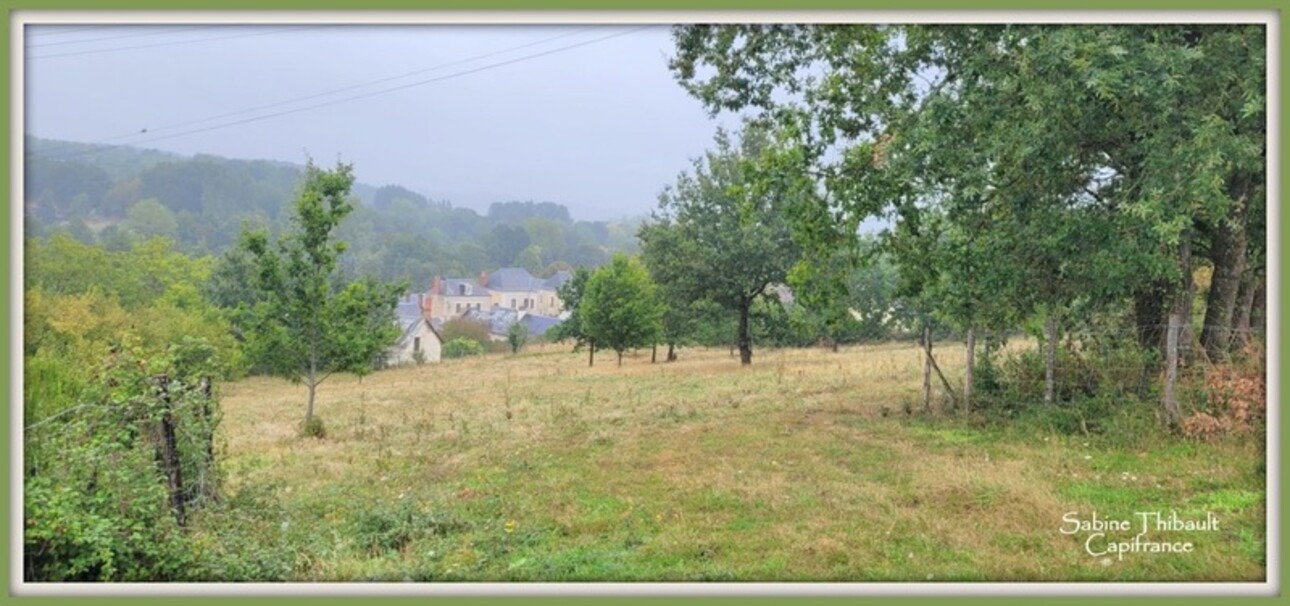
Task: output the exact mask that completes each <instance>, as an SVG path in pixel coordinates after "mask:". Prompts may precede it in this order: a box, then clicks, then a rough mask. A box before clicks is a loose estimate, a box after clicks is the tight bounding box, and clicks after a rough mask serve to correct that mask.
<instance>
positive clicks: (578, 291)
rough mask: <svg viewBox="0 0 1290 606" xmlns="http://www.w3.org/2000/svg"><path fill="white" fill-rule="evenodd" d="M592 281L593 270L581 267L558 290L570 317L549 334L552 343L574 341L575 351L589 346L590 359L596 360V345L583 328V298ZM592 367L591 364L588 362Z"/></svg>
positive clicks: (557, 292)
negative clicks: (588, 284)
mask: <svg viewBox="0 0 1290 606" xmlns="http://www.w3.org/2000/svg"><path fill="white" fill-rule="evenodd" d="M590 279H591V270H590V269H587V268H586V267H579V268H577V269H575V270H574V271H573V276H572V277H571V278H569V279H568V280H567V281H565V283H564V284H561V285H560V288H558V289H556V294H558V295H560V301H561V302H562V303H564V309H565V311H567V312H569V317H567V318H565V320H564V321H563V322H561V323H559V324H557V325H556V326H555V327H554V328H552V329H551V331H550V332H548V333H547V335H549V338H550V339H551V340H552V341H557V342H558V341H565V340H568V339H573V350H574V351H578V348H580V347H582V346H583V345H587V346H588V347H590V348H591V353H590V354H589V356H588V357H589V359H594V357H595V355H596V344H595V343H593V342H592V341H591V339H590V338H589V337H588V336H587V333H586V331H585V330H584V329H583V327H582V297H583V293H585V292H586V290H587V281H588V280H590ZM588 365H590V362H588Z"/></svg>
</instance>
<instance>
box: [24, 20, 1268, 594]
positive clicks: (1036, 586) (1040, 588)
mask: <svg viewBox="0 0 1290 606" xmlns="http://www.w3.org/2000/svg"><path fill="white" fill-rule="evenodd" d="M1282 6H1284V3H1282V2H1277V1H1275V0H1228V1H1226V2H1215V1H1213V0H1184V1H1174V2H1163V1H1153V0H1084V1H1082V2H1081V1H1079V0H1058V1H1048V2H1042V3H1037V2H1027V1H1024V0H986V1H983V2H974V3H971V4H965V3H962V2H952V1H949V0H863V1H857V0H851V1H847V0H795V1H789V0H742V1H736V0H628V1H625V2H618V3H609V2H605V1H604V0H542V1H540V2H530V1H524V0H476V1H472V0H434V1H431V2H417V1H415V0H368V1H365V2H360V1H357V0H321V1H319V0H314V1H312V2H306V1H303V0H225V1H215V0H181V1H172V2H162V1H158V0H115V1H113V2H93V1H90V0H19V1H11V2H5V3H4V8H5V9H6V13H7V15H8V19H7V23H6V27H4V28H3V30H0V48H3V53H4V61H3V62H0V71H2V72H3V76H4V81H5V82H6V83H7V87H6V89H5V95H4V96H3V99H2V100H0V107H2V108H3V110H4V114H5V116H6V117H7V119H6V120H5V121H4V124H3V127H2V128H3V132H4V136H5V139H6V141H8V143H9V144H8V145H6V146H4V147H3V148H2V149H0V158H2V159H3V163H4V166H5V167H10V170H6V171H4V175H3V177H0V183H3V185H4V188H5V189H4V191H6V192H11V189H12V187H13V174H12V172H11V170H12V166H13V165H12V162H13V160H14V158H13V157H12V156H13V152H14V148H15V146H16V143H15V141H16V138H19V137H21V134H22V125H21V124H20V123H17V122H15V120H14V117H13V116H12V110H13V107H12V103H11V101H12V99H13V94H14V87H15V85H16V83H15V82H14V81H13V79H12V78H13V76H14V74H13V70H11V68H10V58H11V53H10V49H11V44H12V43H13V42H14V40H13V39H12V38H13V35H14V31H15V29H14V28H15V26H14V23H15V17H16V15H15V12H17V11H28V10H30V11H40V12H43V13H47V12H56V11H78V12H79V11H92V12H103V13H105V14H107V13H112V14H121V13H129V12H131V11H167V12H169V11H211V12H213V13H224V12H233V11H243V12H252V13H257V12H267V11H273V12H287V11H345V12H353V13H354V14H356V15H357V14H366V13H381V12H385V11H399V12H414V11H415V12H417V13H423V14H431V15H433V13H434V12H435V11H445V10H451V11H471V12H477V11H479V12H493V11H496V12H508V11H524V12H529V11H535V10H539V9H540V10H543V11H551V12H553V13H556V14H558V13H559V12H560V11H570V10H573V11H580V12H581V11H605V16H606V20H607V21H610V20H613V19H614V12H615V11H668V12H672V13H676V14H678V16H683V15H684V13H691V12H694V11H705V12H709V11H768V10H770V11H785V12H791V13H793V14H794V15H800V14H801V13H809V12H810V11H820V10H882V11H900V12H915V11H978V10H986V11H1008V10H1026V11H1035V10H1060V11H1081V12H1082V11H1096V10H1114V11H1165V10H1167V11H1174V10H1182V11H1193V12H1194V11H1218V12H1226V11H1245V10H1263V11H1271V12H1273V13H1274V14H1275V17H1274V18H1273V23H1275V24H1276V25H1275V27H1277V28H1278V40H1277V42H1278V45H1277V48H1276V50H1275V51H1274V57H1275V61H1274V62H1273V63H1271V64H1270V65H1269V70H1270V71H1273V72H1275V73H1270V74H1269V78H1272V82H1273V83H1274V86H1275V87H1276V89H1277V90H1279V93H1278V94H1279V96H1280V99H1284V98H1285V96H1286V81H1287V79H1286V78H1285V71H1286V65H1287V63H1288V62H1287V54H1286V46H1285V44H1284V37H1285V36H1286V34H1287V30H1286V28H1285V23H1286V20H1285V14H1284V11H1282V10H1281V9H1282ZM390 16H391V17H397V15H396V14H394V13H391V14H390ZM1180 20H1186V19H1185V18H1181V19H1180ZM1280 99H1275V100H1274V99H1269V103H1270V104H1273V106H1272V107H1270V108H1269V110H1270V111H1269V125H1268V126H1269V128H1270V129H1271V128H1274V127H1275V128H1276V129H1277V130H1278V131H1279V132H1277V133H1274V134H1275V135H1276V136H1277V137H1278V139H1277V141H1278V144H1279V154H1278V156H1279V157H1278V158H1277V160H1279V163H1278V166H1275V167H1272V168H1273V171H1272V172H1271V175H1272V179H1274V182H1275V183H1276V184H1277V186H1276V188H1275V189H1274V190H1273V191H1274V192H1276V193H1280V192H1283V191H1284V184H1285V182H1284V179H1283V178H1282V175H1284V174H1285V170H1284V168H1285V158H1286V153H1285V150H1286V134H1285V127H1284V124H1282V123H1281V117H1282V113H1281V111H1280V109H1281V107H1280V103H1279V101H1280ZM1273 101H1278V102H1277V103H1273ZM1273 117H1275V121H1274V120H1273ZM1279 199H1280V198H1279V197H1274V198H1273V201H1272V202H1273V203H1272V204H1271V205H1269V209H1270V212H1272V218H1273V219H1274V220H1276V225H1277V227H1276V228H1275V229H1276V230H1278V231H1275V232H1269V238H1270V245H1271V246H1272V247H1273V251H1274V252H1273V253H1272V254H1271V255H1270V257H1271V258H1273V259H1275V260H1276V262H1275V265H1271V266H1270V267H1269V269H1270V270H1272V271H1273V275H1272V276H1271V278H1272V279H1273V280H1275V282H1276V287H1275V288H1271V289H1269V290H1268V293H1269V296H1270V297H1271V300H1270V303H1271V304H1270V305H1269V306H1268V308H1269V309H1270V310H1278V311H1279V304H1280V302H1281V301H1282V298H1281V297H1282V294H1283V293H1284V290H1283V288H1284V284H1285V266H1284V265H1283V262H1284V261H1285V257H1284V254H1283V251H1282V250H1281V247H1280V238H1279V236H1280V234H1283V233H1285V232H1286V223H1287V218H1286V214H1285V213H1283V212H1282V211H1281V210H1280V208H1279V205H1278V204H1277V203H1276V201H1278V200H1279ZM21 204H22V201H21V196H11V199H10V203H9V206H8V209H7V212H5V213H4V214H3V215H2V216H0V238H2V239H3V242H4V249H5V250H6V251H7V252H8V255H9V256H8V257H7V263H5V264H4V268H3V270H0V271H3V273H4V275H5V278H6V279H5V292H4V297H3V303H2V304H0V305H2V307H3V310H4V315H5V317H6V318H8V319H9V321H7V322H5V323H4V325H3V328H0V335H3V340H4V342H5V343H6V344H7V345H8V347H6V348H5V349H4V350H3V353H0V359H2V360H3V362H4V364H5V367H6V368H7V369H8V372H7V373H6V374H5V376H4V380H3V387H4V393H5V394H6V395H7V396H8V403H9V406H10V407H16V406H20V405H21V395H20V394H17V395H16V396H15V394H13V393H12V392H13V390H14V388H15V386H16V385H17V380H18V377H19V373H20V372H21V367H20V366H17V364H18V363H19V362H18V356H19V353H18V352H19V345H20V343H19V341H18V340H19V339H21V334H22V332H21V318H18V317H15V316H14V315H13V314H15V313H16V301H17V300H18V299H17V297H20V296H21V293H22V285H21V284H20V279H19V276H20V271H19V270H18V268H19V263H21V258H22V252H23V251H22V238H21V235H20V234H21V229H20V228H21V225H20V224H17V225H15V223H14V222H15V221H20V219H18V218H17V217H18V216H19V213H20V209H21ZM1271 209H1276V210H1271ZM15 228H16V229H18V230H19V231H18V232H17V234H18V235H17V237H15V233H14V232H13V229H15ZM1278 316H1279V314H1277V313H1275V312H1274V313H1270V314H1269V315H1268V323H1269V326H1268V330H1269V331H1270V334H1271V335H1272V338H1271V339H1270V340H1269V343H1268V352H1269V354H1272V353H1274V352H1275V353H1276V354H1277V356H1278V358H1279V359H1278V360H1277V365H1276V367H1275V368H1272V367H1270V368H1269V379H1268V386H1269V390H1268V392H1269V393H1268V396H1269V397H1270V398H1275V400H1274V401H1273V402H1270V407H1269V408H1270V409H1271V410H1276V411H1277V413H1276V414H1277V415H1278V416H1279V424H1278V428H1277V429H1278V432H1279V433H1277V435H1275V436H1269V437H1270V438H1276V439H1269V440H1268V445H1267V448H1268V451H1269V459H1270V469H1269V472H1270V475H1269V477H1268V498H1269V502H1272V501H1274V500H1276V501H1277V502H1278V503H1280V504H1281V505H1282V506H1284V503H1283V502H1281V501H1280V500H1279V498H1277V499H1274V496H1275V497H1279V495H1280V487H1281V486H1283V485H1284V483H1285V480H1286V470H1285V467H1284V466H1283V465H1281V461H1282V458H1281V448H1280V446H1281V445H1280V439H1279V438H1280V436H1281V435H1284V433H1285V431H1286V427H1287V420H1286V417H1285V416H1284V415H1283V414H1282V413H1281V412H1280V406H1279V404H1280V399H1281V391H1280V377H1281V376H1282V373H1283V371H1284V370H1285V369H1286V364H1287V360H1286V359H1284V358H1281V357H1280V348H1279V346H1280V345H1281V344H1282V343H1284V342H1285V340H1286V336H1287V334H1286V327H1285V326H1283V325H1281V323H1280V319H1279V317H1278ZM12 410H13V409H12V408H9V409H8V410H6V414H4V415H0V434H3V437H2V438H0V440H2V442H3V445H4V448H5V452H6V453H10V452H12V449H13V447H14V446H15V444H14V443H13V442H12V441H11V439H12V438H13V434H12V432H13V431H14V428H13V427H11V423H10V414H9V413H10V412H11V411H12ZM7 460H8V457H6V461H7ZM1273 471H1275V473H1276V477H1275V478H1274V477H1273V476H1272V475H1271V472H1273ZM4 478H5V481H4V487H3V489H2V490H3V502H2V503H0V511H3V512H4V514H5V515H4V523H3V525H2V527H0V536H3V537H4V540H5V551H4V554H3V556H0V559H2V560H3V564H4V565H3V567H0V580H2V581H3V583H4V587H5V589H4V592H3V595H2V597H0V602H3V603H10V602H23V601H25V602H38V603H41V604H71V603H81V602H83V601H88V600H94V601H103V602H109V603H116V604H129V603H135V602H136V601H145V602H158V601H162V600H164V601H165V602H166V603H170V602H171V601H183V602H189V603H195V604H205V603H212V602H220V603H234V602H236V603H237V604H247V605H251V604H259V603H267V602H269V601H271V600H273V601H277V600H282V599H286V600H289V601H294V602H296V603H310V604H313V603H325V604H339V603H342V602H344V603H353V602H356V601H358V600H367V599H370V598H371V597H376V598H378V599H382V600H383V601H394V602H397V603H404V604H411V603H414V602H418V603H424V602H426V601H430V602H431V603H434V604H459V603H470V604H519V603H525V604H528V603H537V604H557V603H567V602H576V603H584V604H585V603H600V602H602V601H603V602H610V601H612V602H614V603H626V604H644V603H661V602H663V601H665V600H666V601H667V603H669V604H688V603H699V602H702V603H705V604H731V605H733V604H742V603H746V602H749V601H753V602H755V603H757V604H794V603H797V602H799V601H801V600H803V599H807V600H811V601H816V602H825V601H827V602H829V603H842V602H850V603H856V602H860V601H861V600H863V601H865V602H866V603H871V602H872V601H873V600H883V601H892V602H898V603H900V604H922V603H931V602H941V601H948V600H951V599H952V600H953V601H955V602H959V603H964V604H981V605H985V604H995V603H999V602H1000V601H1003V602H1016V601H1017V600H1023V599H1035V598H1036V597H1037V596H1033V595H1023V596H1011V595H1007V594H1001V595H999V596H980V595H974V596H967V597H950V596H928V595H922V596H908V597H883V596H872V597H870V596H851V597H831V596H829V597H826V596H807V595H803V596H777V597H750V596H731V595H704V593H705V592H704V590H703V588H702V587H698V588H696V589H694V590H693V591H692V592H690V593H689V594H688V595H684V596H681V595H675V596H619V595H602V596H578V597H574V596H541V597H535V596H488V597H483V596H481V597H473V596H439V595H434V596H419V597H404V596H386V595H373V596H361V597H359V596H354V597H334V596H331V597H322V596H280V597H275V596H263V597H246V596H227V595H225V596H219V595H212V596H209V597H179V598H176V597H175V596H147V597H140V596H133V595H132V596H111V597H95V598H88V597H20V596H14V595H13V594H12V591H13V586H12V584H11V581H12V580H13V579H11V578H10V553H11V549H12V548H13V542H14V541H19V540H20V537H15V536H11V532H10V530H11V526H10V520H11V516H12V515H14V513H15V512H13V511H11V509H10V497H11V496H12V492H11V488H12V481H13V480H14V479H13V478H12V476H11V473H10V466H9V465H8V464H6V465H5V466H4ZM1274 480H1275V481H1274ZM1274 491H1275V494H1274ZM1280 513H1281V512H1280V511H1276V512H1272V511H1269V517H1270V518H1272V519H1274V520H1277V521H1278V522H1277V524H1275V525H1271V524H1270V525H1269V526H1268V531H1269V532H1268V548H1269V552H1270V555H1271V556H1272V557H1270V558H1269V562H1268V564H1269V569H1268V571H1267V572H1268V575H1267V576H1268V578H1269V579H1270V580H1272V581H1274V582H1276V583H1277V586H1276V589H1277V591H1278V593H1279V594H1280V595H1276V596H1268V597H1246V598H1238V596H1222V597H1218V598H1217V599H1222V600H1226V599H1232V598H1238V599H1249V600H1257V601H1259V602H1263V603H1268V602H1273V603H1282V602H1286V601H1290V600H1288V599H1287V598H1286V597H1285V596H1284V591H1283V590H1281V588H1280V586H1279V583H1280V582H1281V581H1283V580H1284V579H1285V578H1286V570H1287V568H1286V561H1285V559H1284V557H1283V555H1284V554H1283V552H1282V550H1281V545H1282V541H1283V539H1284V533H1283V532H1281V529H1280V524H1279V520H1280ZM1273 565H1276V566H1277V567H1278V568H1279V570H1275V571H1274V570H1273V569H1272V568H1271V566H1273ZM1027 587H1028V589H1030V590H1035V591H1044V589H1043V584H1028V585H1027ZM1041 599H1043V600H1045V602H1047V603H1055V604H1078V603H1094V602H1096V603H1097V604H1112V605H1113V604H1119V603H1128V602H1135V601H1139V600H1151V601H1155V602H1158V603H1165V602H1164V600H1168V603H1188V604H1196V603H1208V602H1211V601H1216V598H1215V597H1214V596H1208V597H1198V596H1194V597H1167V598H1160V597H1147V596H1123V597H1104V596H1062V597H1050V596H1045V597H1043V598H1041Z"/></svg>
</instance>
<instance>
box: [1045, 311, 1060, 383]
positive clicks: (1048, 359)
mask: <svg viewBox="0 0 1290 606" xmlns="http://www.w3.org/2000/svg"><path fill="white" fill-rule="evenodd" d="M1056 368H1057V313H1056V312H1055V311H1049V313H1048V318H1047V319H1046V320H1045V321H1044V404H1045V405H1051V404H1052V403H1053V401H1054V397H1053V392H1054V391H1055V387H1056V380H1055V376H1056Z"/></svg>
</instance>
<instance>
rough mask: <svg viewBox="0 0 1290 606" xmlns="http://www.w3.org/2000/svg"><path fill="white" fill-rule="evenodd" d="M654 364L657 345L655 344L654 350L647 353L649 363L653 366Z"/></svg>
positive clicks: (656, 357) (656, 359)
mask: <svg viewBox="0 0 1290 606" xmlns="http://www.w3.org/2000/svg"><path fill="white" fill-rule="evenodd" d="M655 362H658V343H655V344H654V348H653V349H651V350H650V352H649V363H650V364H653V363H655Z"/></svg>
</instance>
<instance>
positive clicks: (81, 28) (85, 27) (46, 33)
mask: <svg viewBox="0 0 1290 606" xmlns="http://www.w3.org/2000/svg"><path fill="white" fill-rule="evenodd" d="M30 27H39V28H41V29H42V30H43V29H44V28H50V27H64V28H67V29H60V30H58V31H52V32H50V31H39V32H32V33H30V34H27V33H26V30H27V28H30ZM103 27H104V26H103V25H81V26H71V25H55V24H49V23H28V24H26V25H24V26H23V33H24V34H25V35H26V37H27V38H43V37H47V36H64V35H67V34H74V33H76V32H83V31H86V30H91V29H103Z"/></svg>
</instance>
